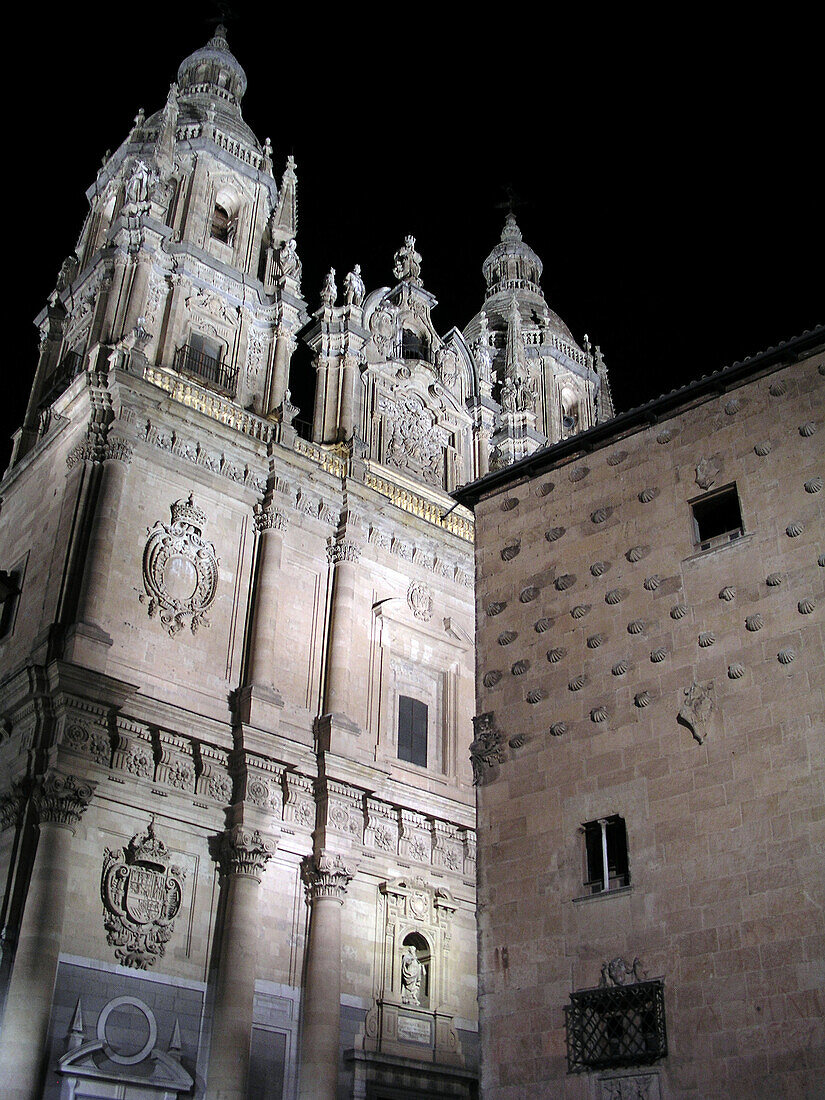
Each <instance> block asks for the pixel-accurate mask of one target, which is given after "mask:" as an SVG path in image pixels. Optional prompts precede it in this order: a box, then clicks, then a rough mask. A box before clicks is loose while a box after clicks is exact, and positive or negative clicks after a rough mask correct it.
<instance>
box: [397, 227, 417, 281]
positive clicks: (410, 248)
mask: <svg viewBox="0 0 825 1100" xmlns="http://www.w3.org/2000/svg"><path fill="white" fill-rule="evenodd" d="M392 273H393V275H394V276H395V278H396V279H398V281H399V282H401V280H402V279H409V280H410V281H411V282H414V283H418V284H419V285H420V284H421V279H420V278H419V276H420V275H421V256H420V255H419V254H418V252H416V250H415V237H412V236H407V237H405V238H404V244H403V247H401V248H399V249H398V251H397V252H396V254H395V255H394V256H393V264H392Z"/></svg>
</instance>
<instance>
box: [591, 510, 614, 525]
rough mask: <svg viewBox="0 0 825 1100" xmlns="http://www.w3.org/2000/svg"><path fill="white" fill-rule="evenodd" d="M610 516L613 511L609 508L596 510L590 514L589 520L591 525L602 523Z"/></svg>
mask: <svg viewBox="0 0 825 1100" xmlns="http://www.w3.org/2000/svg"><path fill="white" fill-rule="evenodd" d="M612 515H613V509H612V508H610V507H605V508H597V509H596V511H595V512H593V513H591V516H590V520H591V522H592V523H604V522H605V520H608V519H610V517H611V516H612Z"/></svg>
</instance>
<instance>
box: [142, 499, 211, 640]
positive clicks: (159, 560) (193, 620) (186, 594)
mask: <svg viewBox="0 0 825 1100" xmlns="http://www.w3.org/2000/svg"><path fill="white" fill-rule="evenodd" d="M171 511H172V522H171V523H170V524H169V523H161V522H160V521H158V522H157V523H156V524H155V526H154V527H153V528H150V529H149V539H148V541H147V543H146V547H145V549H144V551H143V584H144V588H145V590H146V591H145V593H140V601H141V603H144V604H146V605H147V610H148V612H149V617H150V618H154V616H155V615H159V618H160V621H161V623H162V625H163V627H164V629H165V630H166V632H167V633H168V634H169V636H170V637H172V638H173V637H174V636H175V635H176V634H178V633H179V632H180V631H181V630H183V628H184V626H185V625H186V624H187V623H188V624H189V629H190V630H191V631H192V633H193V634H196V633H197V631H198V629H199V628H200V627H201V626H208V625H209V620H208V618H207V614H206V613H207V611H208V610H209V608H210V607H211V606H212V604H213V602H214V600H215V595H216V592H217V586H218V564H219V561H218V557H217V555H216V553H215V547H214V546H213V545H212V543H211V542H207V541H206V539H204V538H202V535H201V532H202V530H203V527H204V526H205V524H206V514H205V513H204V512H203V511H201V509H200V508H198V507H196V505H195V504H194V501H193V499H192V495H191V493H190V495H189V499H188V500H187V501H184V500H177V501H175V503H174V504H173V505H172V508H171Z"/></svg>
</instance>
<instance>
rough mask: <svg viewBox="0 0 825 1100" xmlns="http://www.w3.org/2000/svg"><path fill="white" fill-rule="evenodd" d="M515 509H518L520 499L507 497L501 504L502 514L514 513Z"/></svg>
mask: <svg viewBox="0 0 825 1100" xmlns="http://www.w3.org/2000/svg"><path fill="white" fill-rule="evenodd" d="M514 508H518V497H505V498H504V500H503V501H502V502H501V510H502V512H512V510H513V509H514Z"/></svg>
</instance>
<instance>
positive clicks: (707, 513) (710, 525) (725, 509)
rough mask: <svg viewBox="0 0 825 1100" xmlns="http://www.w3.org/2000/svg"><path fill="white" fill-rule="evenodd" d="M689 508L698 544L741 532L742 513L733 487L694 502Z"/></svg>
mask: <svg viewBox="0 0 825 1100" xmlns="http://www.w3.org/2000/svg"><path fill="white" fill-rule="evenodd" d="M691 508H692V509H693V519H694V521H695V524H696V541H697V542H699V543H705V542H709V541H710V540H712V539H715V538H718V537H719V536H720V535H726V534H731V533H736V532H741V530H742V513H741V511H740V509H739V496H738V494H737V492H736V486H735V485H731V486H729V487H728V488H727V489H722V490H721V492H718V493H713V494H712V495H711V496H709V497H703V498H702V499H701V500H695V501H694V502H693V504H692V505H691Z"/></svg>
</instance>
